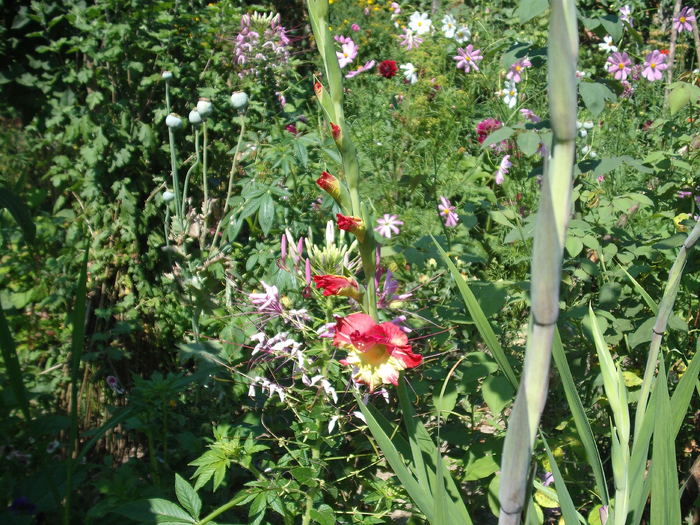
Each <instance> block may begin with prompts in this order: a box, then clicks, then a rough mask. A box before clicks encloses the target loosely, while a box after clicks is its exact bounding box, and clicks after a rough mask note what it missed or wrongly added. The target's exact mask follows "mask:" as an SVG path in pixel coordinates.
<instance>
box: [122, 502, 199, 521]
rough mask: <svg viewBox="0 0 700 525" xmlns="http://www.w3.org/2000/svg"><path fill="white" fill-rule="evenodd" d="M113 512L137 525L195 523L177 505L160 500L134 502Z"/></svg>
mask: <svg viewBox="0 0 700 525" xmlns="http://www.w3.org/2000/svg"><path fill="white" fill-rule="evenodd" d="M115 512H116V513H117V514H119V515H121V516H126V517H127V518H130V519H132V520H135V521H138V522H139V523H153V522H154V520H155V522H156V523H158V524H159V525H164V524H173V525H182V524H187V523H196V521H195V519H194V518H192V517H191V516H190V515H189V514H187V512H185V510H184V509H182V508H181V507H180V506H179V505H176V504H175V503H173V502H172V501H168V500H166V499H161V498H151V499H147V500H139V501H134V502H132V503H128V504H127V505H124V506H123V507H120V508H118V509H117V510H115Z"/></svg>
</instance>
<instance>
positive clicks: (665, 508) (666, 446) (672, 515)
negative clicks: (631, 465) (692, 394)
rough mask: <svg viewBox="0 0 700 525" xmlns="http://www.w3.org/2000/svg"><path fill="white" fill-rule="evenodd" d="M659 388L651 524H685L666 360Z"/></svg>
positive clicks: (652, 462)
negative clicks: (682, 518)
mask: <svg viewBox="0 0 700 525" xmlns="http://www.w3.org/2000/svg"><path fill="white" fill-rule="evenodd" d="M654 389H655V390H657V391H658V403H659V405H658V410H657V412H656V416H655V419H656V423H655V424H654V445H653V447H652V454H651V471H650V473H649V476H650V477H651V516H650V523H668V524H671V523H681V503H680V499H679V497H678V474H677V472H678V468H677V465H676V447H675V439H674V437H673V436H672V429H671V421H672V417H673V415H672V414H673V413H672V412H671V401H670V399H669V397H668V387H667V386H666V371H665V370H664V363H663V360H661V361H660V362H659V374H658V377H657V379H656V381H655V383H654Z"/></svg>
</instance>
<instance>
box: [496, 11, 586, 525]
mask: <svg viewBox="0 0 700 525" xmlns="http://www.w3.org/2000/svg"><path fill="white" fill-rule="evenodd" d="M577 56H578V34H577V29H576V8H575V5H574V2H573V0H553V1H552V3H551V15H550V23H549V50H548V57H549V67H548V75H549V81H548V93H549V103H550V112H551V115H552V119H551V120H552V131H553V135H554V138H553V146H552V154H551V157H550V159H549V162H548V163H547V165H546V166H545V175H544V180H543V184H542V195H541V197H540V208H539V211H538V213H537V222H536V226H535V240H534V245H533V256H532V271H531V280H530V296H531V302H532V309H531V315H530V325H529V331H528V340H527V348H526V351H525V363H524V367H523V372H522V376H521V379H520V386H519V388H518V394H517V396H516V398H515V403H514V405H513V410H512V412H511V416H510V419H509V421H508V431H507V433H506V439H505V443H504V446H503V460H502V464H501V486H500V489H499V499H500V505H501V512H500V516H499V521H498V523H499V525H517V524H518V523H520V515H521V513H522V511H523V508H524V504H525V494H526V493H527V480H528V470H529V464H530V459H531V456H532V450H533V447H534V443H535V439H536V436H537V427H538V426H539V422H540V417H541V415H542V410H543V409H544V404H545V401H546V399H547V387H548V377H549V364H550V359H551V355H552V342H553V337H554V329H555V327H556V322H557V317H558V315H559V281H560V278H561V260H562V254H563V249H564V242H565V240H566V229H567V226H568V220H569V213H570V199H571V179H572V173H573V165H574V156H575V148H576V144H575V140H576V96H577V88H576V60H577Z"/></svg>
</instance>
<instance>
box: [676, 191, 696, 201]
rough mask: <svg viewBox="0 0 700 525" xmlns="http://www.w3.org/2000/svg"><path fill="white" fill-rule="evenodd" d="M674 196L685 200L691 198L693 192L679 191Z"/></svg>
mask: <svg viewBox="0 0 700 525" xmlns="http://www.w3.org/2000/svg"><path fill="white" fill-rule="evenodd" d="M676 195H677V196H678V198H679V199H687V198H688V197H692V196H693V192H692V191H683V190H681V191H679V192H678V193H676Z"/></svg>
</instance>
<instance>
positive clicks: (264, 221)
mask: <svg viewBox="0 0 700 525" xmlns="http://www.w3.org/2000/svg"><path fill="white" fill-rule="evenodd" d="M274 220H275V201H274V200H272V195H270V194H269V193H268V194H265V196H264V197H263V198H262V199H261V202H260V209H259V210H258V222H260V227H261V228H262V231H263V233H264V234H265V235H267V234H268V233H269V232H270V228H272V223H273V222H274Z"/></svg>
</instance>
